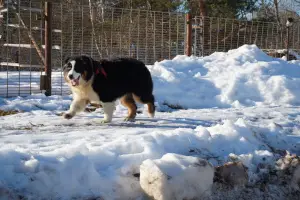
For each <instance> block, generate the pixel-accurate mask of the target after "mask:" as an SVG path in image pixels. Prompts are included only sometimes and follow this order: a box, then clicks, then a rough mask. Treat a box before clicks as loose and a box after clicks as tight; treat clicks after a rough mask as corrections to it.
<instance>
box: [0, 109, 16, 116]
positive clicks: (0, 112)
mask: <svg viewBox="0 0 300 200" xmlns="http://www.w3.org/2000/svg"><path fill="white" fill-rule="evenodd" d="M17 113H19V111H17V110H8V111H6V110H0V116H7V115H14V114H17Z"/></svg>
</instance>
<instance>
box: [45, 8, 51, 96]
mask: <svg viewBox="0 0 300 200" xmlns="http://www.w3.org/2000/svg"><path fill="white" fill-rule="evenodd" d="M51 54H52V3H51V2H45V73H46V87H45V89H46V92H45V95H46V96H51V88H52V87H51V72H52V65H51Z"/></svg>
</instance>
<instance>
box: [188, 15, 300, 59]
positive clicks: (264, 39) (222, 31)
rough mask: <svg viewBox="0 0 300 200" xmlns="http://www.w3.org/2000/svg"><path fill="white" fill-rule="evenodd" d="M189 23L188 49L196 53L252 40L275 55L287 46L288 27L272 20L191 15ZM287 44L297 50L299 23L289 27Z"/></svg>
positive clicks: (299, 35)
mask: <svg viewBox="0 0 300 200" xmlns="http://www.w3.org/2000/svg"><path fill="white" fill-rule="evenodd" d="M192 24H193V29H192V30H193V39H192V40H193V50H192V52H193V54H194V55H197V56H206V55H209V54H211V53H213V52H216V51H217V52H219V51H222V52H225V51H228V50H230V49H235V48H238V47H240V46H242V45H244V44H256V45H257V46H258V47H259V48H260V49H262V50H264V51H266V52H267V53H268V54H272V56H275V57H279V56H282V55H283V53H282V52H283V51H282V50H285V49H286V47H287V30H288V29H287V28H286V27H285V26H279V25H278V24H277V23H273V22H263V21H256V20H252V21H246V20H236V19H227V18H213V17H195V18H193V23H192ZM289 48H291V49H292V50H294V51H295V52H298V53H299V52H300V24H295V25H294V26H292V27H291V30H290V42H289ZM276 54H277V55H276Z"/></svg>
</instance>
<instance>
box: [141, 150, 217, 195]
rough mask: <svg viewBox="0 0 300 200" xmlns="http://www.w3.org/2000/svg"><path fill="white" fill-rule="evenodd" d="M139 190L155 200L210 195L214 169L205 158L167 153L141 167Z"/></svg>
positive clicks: (147, 161) (144, 163)
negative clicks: (140, 188)
mask: <svg viewBox="0 0 300 200" xmlns="http://www.w3.org/2000/svg"><path fill="white" fill-rule="evenodd" d="M140 173H141V174H140V184H141V187H142V189H143V190H144V191H145V192H146V194H148V195H149V196H151V197H154V199H155V200H164V199H174V200H181V199H195V198H200V197H202V198H203V197H207V196H209V195H210V191H211V186H212V184H213V178H214V168H213V166H212V165H211V164H210V163H209V162H207V161H206V160H203V159H200V158H196V157H191V156H182V155H177V154H166V155H164V156H163V157H162V158H161V159H157V160H149V159H148V160H145V161H144V162H143V163H142V165H141V166H140Z"/></svg>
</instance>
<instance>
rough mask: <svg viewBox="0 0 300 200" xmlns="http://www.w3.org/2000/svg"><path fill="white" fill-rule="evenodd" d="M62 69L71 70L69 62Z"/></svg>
mask: <svg viewBox="0 0 300 200" xmlns="http://www.w3.org/2000/svg"><path fill="white" fill-rule="evenodd" d="M64 69H65V70H71V69H72V65H71V63H67V64H65V66H64Z"/></svg>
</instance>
